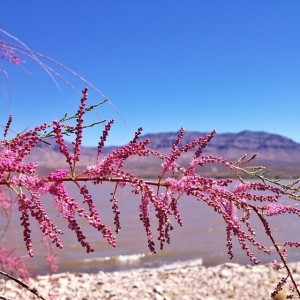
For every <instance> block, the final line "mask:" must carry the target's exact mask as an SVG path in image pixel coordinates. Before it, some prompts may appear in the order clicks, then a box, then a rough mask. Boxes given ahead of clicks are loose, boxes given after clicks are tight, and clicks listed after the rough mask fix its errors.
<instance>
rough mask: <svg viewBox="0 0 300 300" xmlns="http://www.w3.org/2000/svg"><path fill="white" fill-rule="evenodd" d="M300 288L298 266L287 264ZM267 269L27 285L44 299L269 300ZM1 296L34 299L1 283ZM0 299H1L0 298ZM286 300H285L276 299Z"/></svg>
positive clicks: (153, 272) (231, 267)
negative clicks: (33, 288) (32, 287)
mask: <svg viewBox="0 0 300 300" xmlns="http://www.w3.org/2000/svg"><path fill="white" fill-rule="evenodd" d="M290 266H291V269H292V270H293V272H294V273H295V278H296V281H297V282H299V283H300V263H298V264H290ZM283 274H284V273H283V272H281V273H278V272H277V271H275V270H274V269H273V267H272V266H271V265H259V266H255V267H253V266H241V265H237V264H231V263H228V264H223V265H218V266H214V267H209V268H206V267H204V266H202V265H199V264H198V265H195V266H184V267H181V268H176V269H159V268H158V269H148V270H134V271H126V272H112V273H104V272H99V273H97V274H85V273H76V274H72V273H61V274H55V275H52V276H51V283H50V282H49V276H38V277H37V278H35V279H31V280H30V282H31V285H32V286H34V287H35V288H36V289H37V290H38V291H39V292H40V294H41V295H43V296H44V297H45V298H46V299H59V300H67V299H68V300H71V299H72V300H76V299H81V300H93V299H95V300H96V299H97V300H98V299H101V300H102V299H104V300H105V299H114V300H117V299H120V300H121V299H122V300H126V299H128V300H129V299H130V300H132V299H139V300H142V299H154V300H163V299H165V300H171V299H182V300H192V299H206V300H208V299H209V300H216V299H243V300H247V299H251V300H253V299H256V300H260V299H261V300H263V299H267V300H269V299H271V297H270V294H271V292H272V291H273V290H274V288H275V286H276V284H277V282H278V279H280V278H281V277H283V276H284V275H283ZM0 296H5V297H7V298H9V299H10V298H11V299H16V300H17V299H22V300H23V299H37V298H36V297H32V296H30V293H29V292H26V291H25V290H24V289H18V287H17V285H16V284H15V283H12V282H11V281H9V282H5V281H4V280H1V281H0ZM0 299H1V297H0ZM281 299H284V297H283V298H280V300H281Z"/></svg>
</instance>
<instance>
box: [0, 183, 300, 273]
mask: <svg viewBox="0 0 300 300" xmlns="http://www.w3.org/2000/svg"><path fill="white" fill-rule="evenodd" d="M113 187H114V186H113V185H110V184H103V185H101V186H91V187H90V192H91V194H92V195H93V198H94V201H95V203H96V204H97V208H98V209H99V210H100V216H101V217H102V220H103V221H104V223H105V224H107V225H109V226H110V228H114V227H113V214H112V210H111V202H110V201H109V199H110V193H111V192H112V190H113ZM74 196H76V193H75V194H74ZM118 199H119V205H120V211H121V214H120V218H121V226H122V230H121V232H120V233H119V234H118V235H117V247H116V248H113V247H111V246H110V245H108V244H107V242H106V241H105V240H104V239H103V238H102V235H101V233H99V232H98V231H97V230H95V229H94V228H92V227H91V226H89V225H88V224H87V223H85V222H83V223H82V224H81V226H82V229H83V232H84V234H85V235H86V236H87V240H88V241H89V242H90V243H91V245H92V246H93V248H94V249H95V252H93V253H89V254H88V253H86V252H85V250H84V249H83V248H82V247H81V245H80V244H79V243H78V242H77V239H76V237H75V234H74V232H71V231H69V230H68V229H66V223H65V220H63V219H62V218H61V217H58V216H57V211H56V210H55V208H54V206H53V203H52V201H51V199H50V198H45V199H44V203H45V206H46V208H47V212H49V216H52V217H53V219H54V220H55V223H56V224H57V225H59V227H60V228H62V229H65V230H64V231H65V234H64V235H63V236H62V242H63V245H64V249H63V250H57V251H56V253H59V255H60V258H59V261H60V269H59V272H65V271H69V272H98V271H116V270H126V269H130V268H149V267H158V266H163V265H170V264H177V263H178V264H179V263H181V262H185V261H187V260H195V261H196V262H199V261H202V262H203V264H204V265H206V266H211V265H216V264H220V263H224V262H228V261H229V258H228V255H227V248H226V231H225V226H224V221H223V219H222V218H221V217H220V216H218V215H217V214H216V213H214V212H213V210H212V208H210V207H207V206H206V205H205V204H204V203H202V202H201V201H197V200H196V199H194V198H192V197H182V198H181V200H180V205H179V207H180V211H181V214H182V218H183V224H184V225H183V227H180V226H178V225H176V222H174V223H173V224H175V226H174V227H175V229H174V230H173V231H172V235H171V244H170V245H166V246H165V249H164V250H163V251H160V250H159V243H158V242H157V247H156V248H157V254H151V253H150V251H149V250H148V248H147V238H146V234H145V230H144V227H143V226H142V224H141V222H140V221H139V217H138V215H139V212H138V206H139V198H138V196H136V195H134V194H132V193H131V190H130V189H129V188H125V189H119V192H118ZM16 213H18V212H16ZM272 219H273V220H272V222H270V224H271V226H272V228H273V232H274V235H275V236H276V237H277V238H279V239H280V240H281V241H283V240H300V239H299V225H300V223H299V220H300V219H299V218H297V217H294V216H291V215H287V216H285V217H284V216H279V217H273V218H272ZM4 220H5V219H4V218H2V221H1V223H0V225H1V230H3V229H4V225H5V222H4ZM253 221H254V223H255V224H258V221H257V220H255V219H254V220H253ZM19 223H20V221H19V219H18V216H17V215H15V216H14V217H13V218H12V220H11V222H10V226H9V230H8V231H7V232H6V234H5V236H4V239H3V240H2V241H5V242H11V244H12V245H13V244H17V245H19V247H18V250H17V251H18V253H19V254H22V253H26V252H25V250H24V249H25V247H24V245H23V244H24V243H23V237H22V233H20V231H21V230H20V225H19ZM31 224H32V230H33V234H32V235H33V247H34V250H35V257H34V258H33V259H30V265H31V266H32V268H33V273H35V274H45V273H47V272H48V268H47V266H46V265H45V262H44V258H43V255H42V254H43V253H44V252H45V250H44V248H43V244H42V243H41V239H42V236H41V234H40V232H39V228H38V225H37V223H34V221H32V222H31ZM156 228H157V223H155V220H154V219H153V227H152V229H153V232H155V231H156ZM256 233H257V238H258V239H259V241H261V242H263V243H265V244H266V245H270V242H269V241H268V239H267V237H266V235H265V234H264V232H263V229H262V227H261V226H260V227H257V230H256ZM253 252H254V253H255V254H257V257H258V258H259V259H260V260H261V261H262V263H268V262H270V261H272V260H273V259H274V258H276V259H278V257H276V256H271V257H270V256H269V255H266V254H263V253H259V252H258V251H257V250H256V249H253ZM234 253H235V257H234V259H233V260H232V262H235V263H241V264H247V263H249V259H248V257H247V256H246V254H245V253H244V252H243V251H242V250H241V247H240V245H239V244H238V243H235V244H234ZM299 257H300V254H299V251H298V250H297V249H293V250H290V251H289V261H298V260H299Z"/></svg>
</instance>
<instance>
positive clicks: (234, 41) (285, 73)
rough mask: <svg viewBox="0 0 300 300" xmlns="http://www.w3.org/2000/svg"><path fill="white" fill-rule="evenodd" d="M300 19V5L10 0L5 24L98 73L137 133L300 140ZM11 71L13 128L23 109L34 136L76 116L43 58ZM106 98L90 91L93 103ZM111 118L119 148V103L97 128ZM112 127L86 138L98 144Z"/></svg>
mask: <svg viewBox="0 0 300 300" xmlns="http://www.w3.org/2000/svg"><path fill="white" fill-rule="evenodd" d="M299 16H300V2H299V1H292V0H288V1H276V0H272V1H271V0H270V1H264V0H260V1H246V0H244V1H243V0H240V1H235V0H232V1H228V0H215V1H212V0H203V1H199V0H192V1H179V0H172V1H137V0H128V1H124V0H122V1H121V0H115V1H102V0H97V1H92V0H88V1H87V0H86V1H48V0H43V1H38V0H30V1H16V0H2V1H1V19H0V27H1V28H2V29H4V30H6V31H8V32H10V33H11V34H13V35H14V36H17V37H18V38H19V39H21V40H22V41H23V42H25V43H26V44H27V45H28V46H29V47H30V48H31V49H33V50H36V51H38V52H41V53H43V54H45V55H47V56H50V57H52V58H54V59H56V60H58V61H60V62H62V63H64V64H65V65H66V66H68V67H70V68H72V69H73V70H75V71H76V72H78V73H79V74H81V75H82V76H84V77H85V78H87V79H88V80H89V81H90V82H91V83H93V84H94V85H95V86H97V87H98V88H99V89H100V90H101V91H102V92H103V94H104V95H105V96H106V97H108V98H109V99H110V100H111V102H112V103H113V104H114V105H115V106H116V107H117V108H118V110H119V111H120V112H121V113H122V115H123V117H124V118H125V119H126V121H127V122H128V123H129V124H130V127H131V128H132V130H133V131H134V130H135V129H136V128H137V127H139V126H142V127H143V128H144V133H150V132H162V131H177V130H179V128H180V127H184V128H185V129H186V130H197V131H205V132H206V131H211V130H213V129H216V130H217V132H219V133H223V132H239V131H242V130H245V129H249V130H262V131H268V132H273V133H278V134H281V135H285V136H287V137H290V138H292V139H294V140H295V141H298V142H300V120H299V111H300V101H299V100H300V17H299ZM2 37H3V36H2ZM25 60H26V59H25ZM1 64H2V66H3V67H4V66H5V67H6V68H7V71H8V72H9V83H7V81H6V79H5V78H3V77H1V81H0V83H1V86H0V99H1V102H2V104H1V106H2V109H1V110H0V120H1V123H2V124H5V123H6V119H7V115H8V114H9V113H12V114H13V115H14V123H13V127H14V129H15V130H17V131H22V130H24V129H26V128H28V127H32V126H34V125H37V124H39V123H42V122H44V121H47V122H50V121H52V120H53V119H57V118H59V117H61V116H63V114H64V113H65V112H73V111H75V110H76V107H77V104H78V101H79V98H80V97H79V96H78V95H77V94H76V93H74V91H72V90H71V89H70V88H68V87H67V86H66V85H65V84H64V83H63V82H60V85H61V89H62V91H61V92H60V91H59V90H58V89H57V88H56V87H55V85H54V84H53V82H52V80H51V79H50V78H49V77H48V76H47V75H46V74H45V72H44V71H43V70H42V69H41V68H40V67H38V66H37V65H35V64H34V63H32V62H30V61H27V62H26V64H25V65H23V66H20V67H18V66H8V65H7V64H5V63H4V62H3V61H2V62H1ZM57 70H60V69H57ZM60 72H61V73H62V75H63V76H65V77H66V78H67V79H69V80H72V82H73V83H74V84H75V85H76V87H77V88H78V89H82V88H83V87H84V86H85V84H84V83H83V82H80V81H79V80H76V79H75V78H73V77H72V76H69V75H68V74H67V73H66V72H64V71H63V70H60ZM8 92H9V93H10V97H8V96H7V93H8ZM101 99H102V98H101V96H100V95H98V94H96V93H94V92H93V91H92V90H91V91H90V98H89V101H90V103H95V102H98V101H99V100H101ZM101 118H106V119H110V118H114V119H115V120H116V125H115V127H114V129H113V130H112V133H111V137H110V139H109V141H108V144H119V145H120V144H124V143H126V142H128V141H129V140H130V139H131V136H132V133H131V132H130V130H129V129H128V127H127V125H126V124H125V123H124V121H123V120H122V119H121V118H120V117H119V115H118V114H117V113H116V112H115V110H114V109H113V108H112V107H111V106H109V105H105V106H103V107H101V108H100V109H98V110H97V113H93V114H91V116H90V118H88V121H90V122H93V121H97V120H99V119H101ZM101 130H102V128H100V129H99V128H98V129H97V130H96V129H94V130H91V131H89V132H87V133H86V138H85V140H84V143H85V144H86V145H96V144H97V142H98V138H99V135H100V132H101Z"/></svg>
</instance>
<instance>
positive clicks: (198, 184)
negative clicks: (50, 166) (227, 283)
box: [0, 89, 300, 284]
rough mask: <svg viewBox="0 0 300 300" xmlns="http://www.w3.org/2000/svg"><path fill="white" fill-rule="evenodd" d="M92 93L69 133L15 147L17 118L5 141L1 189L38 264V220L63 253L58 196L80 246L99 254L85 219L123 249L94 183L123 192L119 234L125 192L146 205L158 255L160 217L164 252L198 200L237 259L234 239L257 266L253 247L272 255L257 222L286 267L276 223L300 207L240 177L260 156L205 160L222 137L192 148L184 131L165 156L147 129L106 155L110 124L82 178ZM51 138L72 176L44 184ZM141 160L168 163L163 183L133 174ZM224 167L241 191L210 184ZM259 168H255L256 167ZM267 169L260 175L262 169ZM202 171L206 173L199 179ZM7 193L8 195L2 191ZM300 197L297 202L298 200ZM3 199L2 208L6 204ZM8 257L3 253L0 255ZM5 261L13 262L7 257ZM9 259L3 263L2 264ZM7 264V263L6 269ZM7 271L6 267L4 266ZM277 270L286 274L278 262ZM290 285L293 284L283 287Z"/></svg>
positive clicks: (141, 209)
mask: <svg viewBox="0 0 300 300" xmlns="http://www.w3.org/2000/svg"><path fill="white" fill-rule="evenodd" d="M86 101H87V89H84V90H83V95H82V98H81V103H80V106H79V109H78V111H77V113H76V115H75V118H76V126H73V127H72V126H69V127H68V126H67V125H65V124H64V122H63V120H60V121H58V120H56V121H53V123H52V124H43V125H41V126H38V127H36V128H34V129H33V130H30V131H28V132H26V133H23V134H20V135H18V136H16V137H15V138H13V139H11V140H7V139H6V134H7V131H8V128H9V125H10V124H11V121H12V118H10V120H9V122H8V125H7V126H6V128H5V132H4V139H3V140H2V141H0V184H2V185H5V186H6V187H7V188H8V189H9V190H10V191H12V192H14V193H15V194H16V195H17V199H18V201H17V206H18V210H19V214H20V216H19V218H20V221H21V222H20V225H21V226H22V228H23V236H24V242H25V246H26V248H27V251H28V253H29V255H30V256H33V247H32V241H31V219H35V220H36V221H37V222H38V223H39V226H40V229H41V232H42V234H43V235H45V236H46V237H47V240H48V241H50V242H51V243H52V244H53V245H55V246H56V247H58V248H62V247H63V245H62V243H61V240H60V234H61V233H62V231H61V230H60V229H59V228H58V227H57V226H56V225H55V224H54V223H53V222H52V220H51V219H50V217H49V216H48V214H47V212H46V210H45V208H44V206H43V196H44V195H46V194H48V195H51V197H52V199H53V202H54V203H55V205H56V207H57V210H58V213H59V214H60V216H61V217H62V218H64V219H65V220H66V222H67V223H68V228H69V229H70V230H71V231H73V232H74V234H75V235H76V237H77V240H78V242H79V243H80V244H81V245H82V247H84V248H85V249H86V251H87V252H92V251H94V250H93V247H92V245H90V243H89V242H88V241H87V238H86V235H85V233H84V232H83V231H82V229H81V228H80V226H79V224H80V222H79V221H78V220H79V218H83V219H85V220H86V222H88V223H89V224H90V225H91V226H92V227H94V228H95V229H96V230H98V231H99V232H101V234H102V236H103V238H104V239H106V240H107V242H108V243H109V244H111V245H112V246H116V238H115V236H114V234H113V232H112V230H111V229H110V228H108V227H107V226H106V225H105V224H104V223H103V222H102V220H101V214H100V211H99V210H98V209H97V208H96V205H95V202H94V199H93V197H92V195H91V194H90V192H89V190H88V186H87V185H86V184H82V182H92V183H94V184H95V185H97V184H98V185H100V184H101V183H103V182H111V183H112V184H114V185H115V187H114V191H113V193H112V197H111V199H110V200H111V202H112V211H113V213H114V225H115V231H116V232H117V233H118V232H119V231H120V230H121V222H120V210H119V202H118V197H117V191H118V189H119V188H122V187H124V186H129V187H131V189H132V192H133V193H134V194H135V195H137V196H139V197H140V201H139V205H138V213H139V219H140V221H141V222H142V224H143V226H144V228H145V232H146V235H147V238H148V247H149V249H150V250H151V251H152V252H156V244H155V236H154V234H153V226H154V225H153V224H152V223H153V222H154V221H153V218H152V217H151V215H152V214H155V218H154V219H156V222H157V223H156V228H155V232H157V235H158V236H157V240H158V242H159V246H160V249H163V247H164V245H165V243H170V240H171V231H172V229H173V222H177V223H178V224H179V225H180V226H182V225H183V220H182V218H181V215H180V211H179V206H178V204H179V203H180V201H181V197H182V195H188V196H191V197H194V198H195V199H196V200H197V201H202V202H204V203H205V204H206V205H208V206H209V207H211V209H212V211H214V212H215V213H217V214H219V215H220V216H221V217H222V219H223V220H224V224H225V230H224V234H225V235H226V237H227V243H226V245H227V247H228V254H229V257H230V258H232V257H233V256H234V251H233V239H234V238H236V239H237V242H238V243H239V244H240V246H241V248H242V249H243V250H244V251H245V253H246V255H247V256H248V257H249V259H250V261H251V262H253V263H254V264H258V263H259V262H260V261H259V259H258V258H256V257H255V256H254V254H253V253H252V251H251V247H252V248H253V247H255V248H257V249H259V250H260V251H262V252H263V253H266V254H268V255H269V254H270V253H271V250H270V249H268V248H267V247H266V246H265V245H263V244H262V243H261V242H260V241H258V240H257V238H256V236H255V228H254V225H253V224H252V216H253V215H256V216H257V217H258V218H259V219H260V221H261V224H262V227H263V228H264V230H265V232H266V235H267V236H268V237H269V238H270V240H271V241H272V243H273V245H274V247H275V249H276V251H277V253H278V254H279V255H280V258H281V261H282V262H283V264H284V265H285V266H286V257H287V252H286V249H284V250H280V249H279V247H278V246H277V244H276V242H275V241H274V238H273V236H272V230H271V228H270V226H269V223H268V218H270V217H272V216H277V215H279V214H284V213H288V214H294V215H297V216H299V215H300V210H299V209H298V208H296V207H295V206H287V205H284V204H282V203H279V200H280V198H281V197H282V196H289V195H290V194H289V193H288V192H287V191H286V189H283V188H280V187H276V186H274V185H268V184H265V183H259V182H245V181H244V180H243V179H242V178H241V175H240V174H239V172H240V170H241V168H242V167H244V166H245V165H246V164H247V163H248V162H249V161H251V160H252V159H253V158H254V156H253V157H252V158H250V159H248V160H246V159H245V158H244V157H243V158H241V159H239V160H237V161H234V162H230V161H227V160H226V159H224V158H222V157H218V156H212V155H205V154H204V150H205V147H206V146H207V144H208V143H209V142H210V141H211V139H212V138H213V137H214V135H215V132H214V131H213V132H212V133H210V134H207V135H205V136H203V137H199V138H197V139H195V140H193V141H190V142H188V143H187V144H183V143H182V139H183V136H184V130H183V129H181V130H180V132H179V134H178V136H177V139H176V140H175V141H174V144H173V146H172V149H171V151H170V154H169V155H165V154H161V153H159V152H157V151H154V150H152V149H151V144H150V141H149V140H140V134H141V132H142V129H141V128H139V129H138V131H137V132H136V133H135V136H134V138H133V140H132V141H131V142H130V143H129V144H127V145H125V146H122V147H119V148H118V149H116V150H114V151H112V152H111V153H109V154H107V155H102V150H103V147H104V144H105V141H106V139H107V136H108V133H109V131H110V129H111V126H112V124H113V121H109V122H108V123H107V125H106V126H105V128H104V131H103V133H102V136H101V137H100V141H99V144H98V153H97V156H96V157H95V163H94V164H93V165H90V166H87V167H86V169H84V170H81V171H80V173H79V174H77V168H76V163H77V162H78V161H79V159H80V149H81V143H82V136H83V128H85V127H84V120H83V116H84V114H85V113H86V111H87V110H86V108H85V106H86ZM66 128H69V129H70V130H71V131H72V133H74V134H75V140H74V142H73V144H72V147H70V148H72V149H69V148H68V146H67V143H66V142H65V139H64V130H65V129H66ZM46 130H50V132H51V133H52V134H53V136H54V138H55V142H56V144H57V145H58V148H59V151H60V153H61V154H62V155H63V156H64V157H65V159H66V164H67V165H66V168H61V169H58V170H56V171H55V172H53V173H50V174H49V175H48V176H41V175H39V174H38V172H37V163H26V162H25V158H26V157H28V156H29V155H30V153H31V151H32V149H33V148H34V147H36V146H37V144H38V143H39V141H40V140H41V136H42V133H44V132H45V131H46ZM190 151H192V154H193V155H192V159H191V161H190V164H189V165H188V166H185V167H184V166H182V165H181V164H180V157H181V155H182V154H184V153H186V152H190ZM100 155H101V156H100ZM133 156H138V157H150V156H152V157H156V158H158V159H160V161H161V172H160V175H159V176H158V180H157V181H148V180H146V179H143V178H140V177H137V176H135V175H134V174H133V173H131V172H129V171H127V170H126V161H127V160H128V159H130V158H132V157H133ZM214 163H218V164H223V165H224V166H225V167H226V168H228V169H229V170H231V171H232V172H233V174H234V175H237V176H238V179H240V184H238V185H237V186H235V187H233V186H232V185H233V179H230V178H228V179H219V180H218V179H214V178H210V177H206V176H203V175H202V173H201V167H203V166H205V165H207V164H214ZM251 168H255V167H251ZM258 168H259V167H258ZM199 170H200V171H199ZM66 182H72V183H73V184H74V185H75V186H76V187H77V188H78V191H79V194H80V197H77V198H76V199H75V198H74V197H73V196H71V195H70V194H69V191H68V188H67V185H66ZM0 192H3V190H0ZM294 197H295V196H294ZM1 199H2V200H1ZM3 199H4V198H3V195H2V194H0V201H1V204H0V206H1V207H2V210H4V209H6V208H5V207H6V206H7V203H8V202H7V201H6V202H5V201H3ZM284 245H285V247H290V246H295V247H298V246H299V245H300V243H299V242H293V241H285V244H284ZM0 254H1V253H0ZM3 257H8V256H5V255H3ZM0 259H1V257H0ZM48 259H49V262H50V263H51V264H53V265H54V266H55V257H54V256H53V255H52V254H51V253H50V254H49V257H48ZM0 263H1V261H0ZM2 265H5V262H4V259H3V262H2ZM274 266H275V267H277V268H279V264H278V263H277V262H276V263H274ZM281 283H282V284H285V281H284V282H283V281H282V282H281Z"/></svg>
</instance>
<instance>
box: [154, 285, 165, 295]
mask: <svg viewBox="0 0 300 300" xmlns="http://www.w3.org/2000/svg"><path fill="white" fill-rule="evenodd" d="M153 291H154V292H155V293H157V294H160V295H162V293H163V289H162V287H161V286H160V285H157V286H156V287H155V288H154V289H153Z"/></svg>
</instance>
